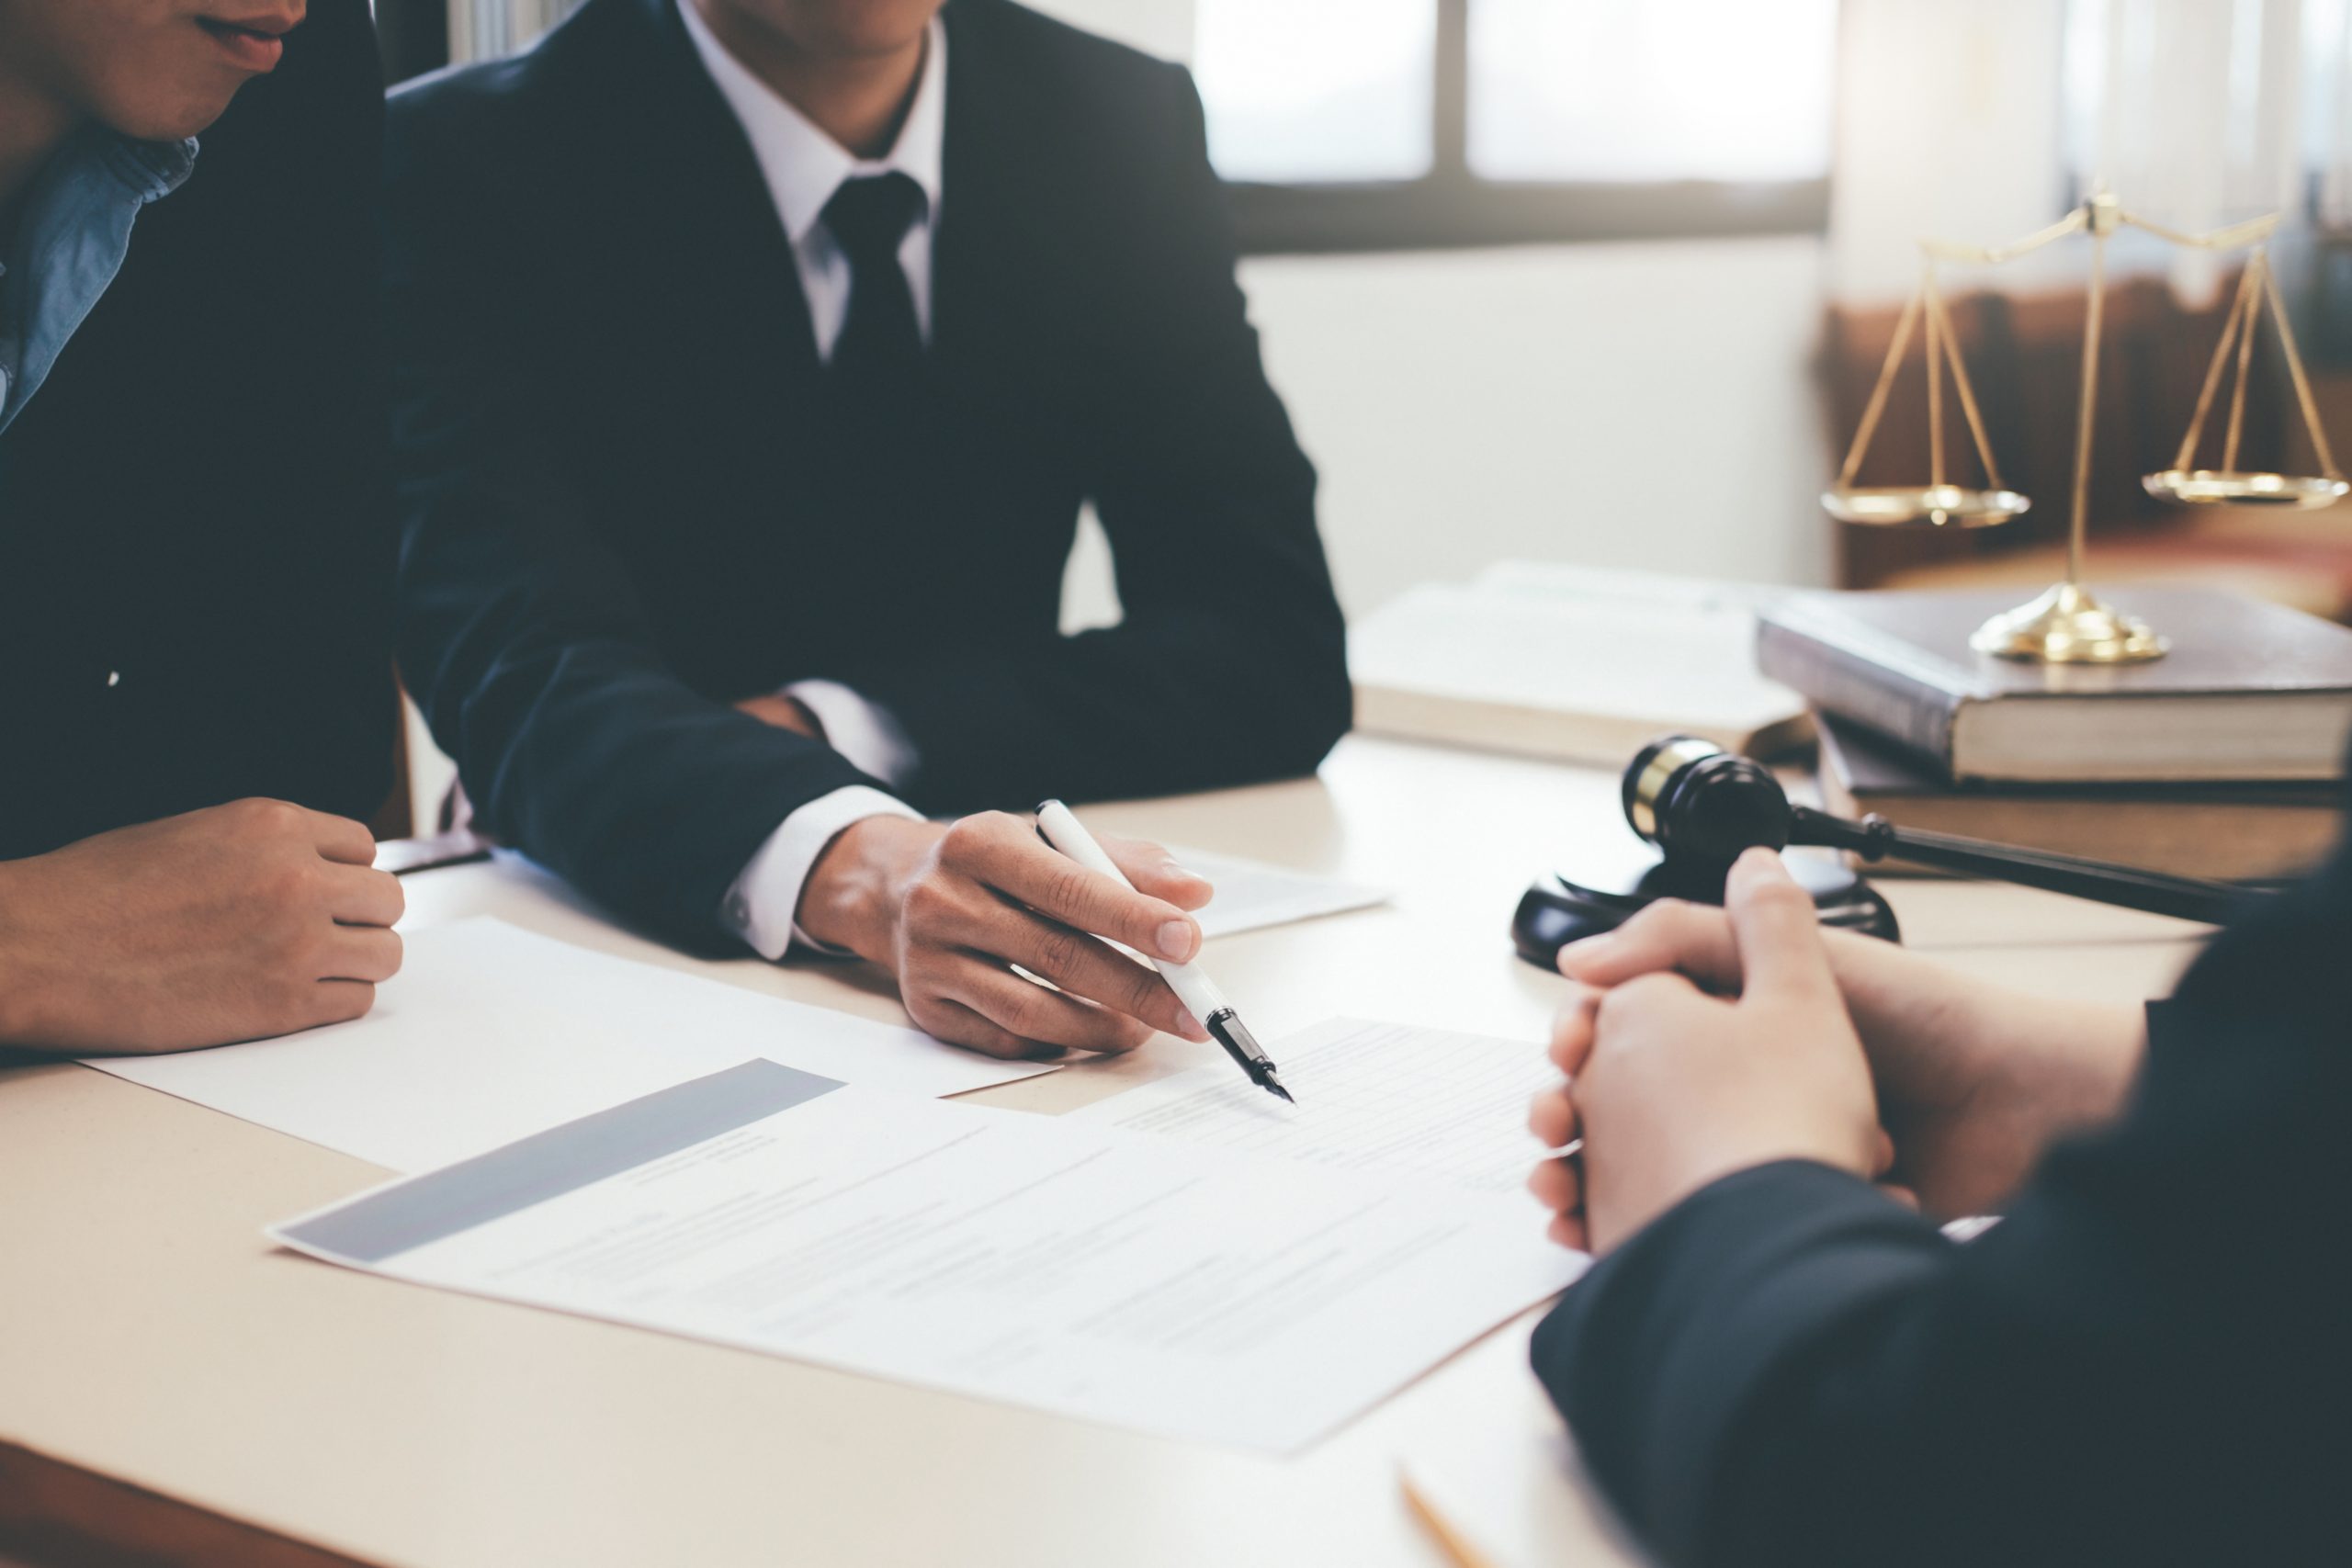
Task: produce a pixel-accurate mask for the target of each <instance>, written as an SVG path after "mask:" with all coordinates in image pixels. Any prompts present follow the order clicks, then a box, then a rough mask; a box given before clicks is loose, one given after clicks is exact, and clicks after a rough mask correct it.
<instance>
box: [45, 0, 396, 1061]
mask: <svg viewBox="0 0 2352 1568" xmlns="http://www.w3.org/2000/svg"><path fill="white" fill-rule="evenodd" d="M311 10H312V11H313V12H314V13H315V14H312V15H310V16H309V17H307V18H306V17H305V8H304V4H303V0H162V3H159V0H0V267H5V270H0V1044H17V1045H31V1046H40V1047H48V1048H55V1049H68V1050H164V1049H172V1048H176V1047H182V1046H189V1045H209V1044H219V1043H221V1042H223V1041H228V1040H235V1039H242V1038H247V1037H251V1036H254V1035H261V1034H276V1033H282V1032H287V1031H289V1030H294V1029H300V1028H305V1027H308V1026H310V1025H312V1024H317V1023H322V1022H326V1021H332V1020H335V1019H343V1018H349V1017H353V1016H356V1014H358V1013H360V1012H363V1011H365V1010H367V1008H368V1004H369V1003H370V1001H371V1000H372V999H373V998H374V994H375V993H374V986H375V983H376V982H378V981H380V980H383V979H385V978H387V977H389V976H390V975H391V974H392V972H393V971H394V970H395V969H396V968H397V967H398V966H399V963H400V939H399V938H398V937H396V936H395V935H393V934H392V932H391V931H390V930H389V929H387V928H389V927H390V924H391V923H392V921H393V919H395V918H396V917H397V916H398V914H399V912H400V908H401V895H400V888H399V885H398V884H397V883H395V882H393V881H392V879H391V878H390V876H388V875H385V874H381V873H379V872H377V871H375V870H373V869H371V867H370V865H369V862H370V861H371V859H372V858H373V855H374V848H375V846H374V840H373V838H372V836H371V835H370V834H369V832H368V829H366V828H364V827H362V826H360V824H359V823H358V822H356V821H355V820H352V818H360V817H365V816H368V815H369V814H371V813H372V812H374V811H375V810H376V809H377V808H378V807H379V806H380V805H381V804H382V803H383V801H384V799H385V797H386V795H387V794H388V793H389V792H390V787H391V751H392V739H393V723H394V717H395V714H396V708H395V705H394V696H393V689H392V683H391V625H390V623H391V572H392V545H393V536H392V528H391V518H390V507H389V495H388V490H387V476H386V472H385V435H384V423H383V406H384V404H383V398H384V388H383V384H382V378H381V375H380V345H379V315H378V311H377V308H376V300H377V295H378V274H379V264H378V249H379V236H378V231H377V221H378V212H379V204H378V197H377V186H378V169H379V160H380V156H381V153H380V145H381V135H382V115H383V110H382V97H381V88H380V85H379V77H378V75H377V65H376V53H375V37H374V32H373V29H372V28H371V26H370V24H369V19H368V8H367V6H366V5H365V4H364V3H363V0H314V3H313V5H312V6H311ZM232 98H233V99H234V103H233V105H232V101H231V100H232Z"/></svg>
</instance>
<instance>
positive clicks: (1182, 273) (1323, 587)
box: [841, 67, 1351, 808]
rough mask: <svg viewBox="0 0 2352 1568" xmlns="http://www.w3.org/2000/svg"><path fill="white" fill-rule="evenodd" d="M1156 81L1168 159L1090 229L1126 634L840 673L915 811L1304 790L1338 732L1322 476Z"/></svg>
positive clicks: (1108, 509)
mask: <svg viewBox="0 0 2352 1568" xmlns="http://www.w3.org/2000/svg"><path fill="white" fill-rule="evenodd" d="M1159 85H1160V86H1161V88H1162V91H1163V94H1164V96H1163V97H1162V98H1161V100H1160V102H1159V104H1158V105H1157V107H1156V108H1155V109H1154V110H1153V112H1154V113H1155V114H1156V115H1157V116H1158V118H1156V119H1155V121H1154V122H1153V123H1154V125H1155V126H1156V127H1157V128H1159V133H1158V134H1156V135H1154V136H1153V137H1151V138H1150V145H1151V146H1152V147H1153V148H1154V149H1155V150H1156V151H1157V152H1158V154H1159V156H1160V157H1161V158H1163V159H1164V163H1163V164H1161V166H1159V167H1156V168H1155V167H1148V166H1147V167H1142V168H1135V169H1130V170H1126V171H1125V201H1126V208H1125V209H1123V210H1122V211H1120V212H1118V213H1116V214H1107V215H1106V214H1100V213H1095V214H1089V215H1087V216H1088V220H1089V221H1090V222H1093V223H1095V224H1096V225H1097V229H1098V233H1097V235H1096V236H1095V238H1096V239H1098V240H1100V241H1101V242H1102V243H1103V251H1102V254H1103V255H1104V256H1105V257H1106V258H1108V259H1107V260H1106V262H1105V265H1104V266H1103V271H1104V272H1106V273H1108V274H1111V275H1112V276H1110V277H1109V278H1108V279H1106V280H1103V281H1104V286H1105V288H1106V293H1107V296H1108V299H1109V301H1110V303H1109V304H1108V305H1107V306H1106V308H1105V309H1104V310H1103V312H1102V314H1103V316H1104V317H1105V319H1107V320H1109V321H1112V322H1113V323H1114V324H1113V325H1111V326H1109V327H1107V328H1106V329H1105V330H1106V332H1108V333H1112V334H1114V336H1113V341H1114V342H1115V343H1116V344H1118V348H1117V351H1116V352H1115V353H1114V355H1112V356H1111V363H1110V367H1109V374H1108V376H1107V377H1106V378H1105V381H1104V384H1103V387H1102V389H1101V391H1102V397H1103V403H1104V406H1103V407H1102V408H1100V409H1098V410H1096V411H1094V422H1093V423H1092V425H1091V429H1092V431H1093V432H1094V434H1093V435H1092V437H1091V438H1092V439H1093V440H1094V441H1095V442H1096V443H1097V446H1098V449H1099V450H1098V457H1099V463H1100V479H1099V481H1098V483H1097V485H1096V486H1095V491H1094V501H1095V506H1096V511H1097V513H1099V514H1100V516H1101V518H1102V520H1103V529H1104V531H1105V533H1106V534H1107V535H1108V536H1109V538H1110V541H1111V546H1112V550H1113V554H1114V559H1115V563H1116V569H1117V573H1118V587H1119V596H1120V601H1121V604H1122V606H1123V608H1124V610H1125V619H1124V621H1123V622H1122V624H1120V625H1119V626H1115V627H1112V628H1109V629H1104V630H1097V631H1090V632H1085V633H1081V634H1080V635H1077V636H1074V637H1051V638H1046V639H1043V640H1040V641H1039V642H1037V643H1036V644H1035V645H1033V646H1028V647H1016V648H1012V649H993V650H979V651H968V652H966V653H962V654H959V655H957V656H955V657H937V658H929V659H923V660H913V661H909V662H901V663H897V664H879V665H875V666H870V667H867V668H863V669H850V670H846V671H842V672H841V679H842V681H843V682H845V683H846V684H848V685H850V686H852V687H853V688H854V689H855V690H857V691H858V692H859V693H861V694H864V695H865V696H868V697H870V698H872V699H874V700H875V701H876V702H878V703H880V704H881V705H883V706H884V707H885V708H886V709H888V711H889V713H890V714H891V715H892V716H894V717H895V718H896V719H897V720H898V721H899V724H900V725H901V726H903V727H904V728H905V730H906V732H907V735H908V737H909V739H910V740H911V742H912V744H913V748H914V750H915V751H916V753H917V756H918V761H917V771H916V773H915V775H914V776H913V778H912V779H911V780H910V781H908V784H907V787H908V789H909V790H910V792H911V794H912V795H913V797H914V798H916V799H917V800H918V801H920V802H922V804H924V805H926V806H930V807H939V808H948V807H967V806H978V805H987V806H1007V805H1023V804H1026V803H1028V802H1030V801H1033V800H1035V799H1037V798H1038V797H1040V796H1042V795H1072V796H1091V797H1101V796H1104V795H1135V794H1141V793H1152V794H1167V793H1175V792H1179V791H1184V790H1193V789H1204V788H1212V787H1216V786H1219V785H1224V784H1237V783H1242V782H1247V781H1250V780H1255V779H1262V778H1272V777H1278V776H1283V775H1287V774H1294V773H1309V772H1312V771H1313V770H1314V768H1315V766H1316V764H1317V762H1319V761H1321V760H1322V758H1323V755H1324V753H1325V752H1327V751H1329V750H1330V748H1331V746H1332V744H1333V742H1335V741H1336V740H1337V739H1339V738H1340V735H1341V734H1343V733H1345V731H1346V729H1347V728H1348V724H1349V719H1350V714H1351V696H1350V691H1349V686H1348V677H1347V660H1346V649H1345V632H1344V628H1343V626H1342V624H1341V620H1340V608H1339V604H1338V602H1337V600H1336V598H1335V597H1334V595H1333V592H1332V588H1331V580H1330V574H1329V570H1328V569H1327V567H1326V565H1325V562H1324V558H1323V548H1322V544H1321V541H1320V539H1319V538H1318V537H1317V533H1316V526H1315V473H1314V469H1313V468H1312V467H1311V465H1309V463H1308V462H1307V460H1306V455H1305V454H1304V453H1303V452H1301V451H1300V450H1299V446H1298V443H1297V441H1296V440H1295V438H1294V436H1293V435H1292V433H1291V428H1290V422H1289V420H1288V417H1287V416H1286V415H1285V414H1284V412H1283V406H1282V402H1281V400H1280V399H1279V398H1277V397H1276V396H1275V394H1274V391H1273V389H1272V386H1270V385H1269V384H1268V382H1267V379H1266V376H1265V371H1264V368H1263V367H1262V366H1261V363H1260V360H1259V354H1258V340H1257V334H1256V333H1255V332H1254V331H1253V330H1252V329H1251V327H1250V321H1249V318H1248V314H1247V311H1246V309H1245V305H1244V301H1243V299H1242V295H1241V291H1240V288H1238V285H1237V284H1236V282H1235V280H1234V266H1235V249H1234V243H1233V240H1232V236H1231V232H1230V225H1229V222H1228V220H1227V214H1226V211H1225V207H1224V197H1223V193H1222V191H1221V190H1220V188H1219V187H1218V186H1217V183H1216V175H1214V173H1212V171H1211V170H1210V167H1209V163H1208V153H1207V142H1206V139H1205V136H1204V130H1203V120H1202V113H1201V107H1200V100H1199V97H1198V96H1197V95H1196V94H1195V93H1194V92H1193V86H1192V79H1191V77H1190V76H1189V75H1187V74H1186V73H1183V72H1182V70H1179V69H1176V68H1173V67H1170V68H1167V70H1166V72H1165V73H1164V74H1162V75H1160V76H1159ZM948 200H949V203H950V204H951V208H952V204H953V202H954V200H955V197H954V194H953V193H952V192H951V193H950V194H949V197H948ZM951 221H953V220H952V219H951ZM1102 230H1116V231H1117V232H1116V233H1115V234H1114V235H1113V236H1112V237H1111V238H1108V239H1103V236H1102V234H1101V233H1100V232H1099V231H1102Z"/></svg>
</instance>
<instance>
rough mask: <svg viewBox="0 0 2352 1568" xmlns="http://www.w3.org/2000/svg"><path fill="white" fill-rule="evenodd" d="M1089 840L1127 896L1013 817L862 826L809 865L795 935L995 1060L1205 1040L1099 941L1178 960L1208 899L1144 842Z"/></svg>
mask: <svg viewBox="0 0 2352 1568" xmlns="http://www.w3.org/2000/svg"><path fill="white" fill-rule="evenodd" d="M1102 844H1103V850H1104V851H1105V852H1106V853H1108V854H1109V855H1110V856H1111V858H1112V859H1113V860H1114V862H1115V863H1116V864H1117V866H1118V867H1119V869H1120V871H1121V872H1122V873H1123V874H1124V875H1125V879H1126V881H1127V882H1128V883H1131V884H1133V886H1121V885H1120V882H1119V880H1118V878H1116V877H1112V876H1106V875H1103V874H1101V873H1099V872H1096V871H1092V870H1089V869H1088V868H1086V867H1084V866H1081V865H1079V864H1077V863H1073V862H1072V861H1070V860H1069V859H1066V858H1065V857H1063V856H1062V855H1060V854H1057V853H1056V852H1054V851H1053V850H1052V849H1051V848H1049V847H1048V846H1047V845H1046V843H1045V842H1044V841H1043V840H1040V839H1039V838H1038V837H1037V832H1036V829H1035V825H1034V824H1033V823H1032V822H1031V820H1030V819H1029V818H1027V817H1023V816H1013V815H1012V814H1010V813H1006V812H1001V811H991V812H985V813H982V814H981V815H979V816H976V817H967V818H963V819H962V820H960V821H957V822H953V823H937V822H914V821H908V820H906V819H904V818H895V817H873V818H866V819H865V820H864V821H861V822H857V823H854V824H853V825H852V826H851V827H850V828H849V829H847V830H845V831H844V832H842V834H841V835H840V837H838V838H836V839H835V840H833V842H832V843H831V845H830V846H828V847H827V849H826V850H825V852H824V853H823V854H822V855H820V857H819V858H818V860H817V863H816V864H815V866H814V867H812V868H811V870H810V872H809V881H808V884H807V886H806V887H805V888H804V889H803V891H802V894H801V901H800V913H799V923H800V929H801V930H802V931H805V932H807V933H808V934H809V936H810V937H812V938H814V939H815V940H817V941H819V942H825V943H827V944H829V945H831V946H834V947H841V948H846V949H848V950H849V951H850V952H852V953H856V954H857V955H858V956H860V957H862V958H865V959H870V960H872V961H873V962H875V963H876V964H882V965H884V966H885V967H887V968H888V969H889V970H890V971H891V972H892V973H893V974H895V975H896V976H898V977H899V990H900V993H901V995H902V997H903V998H904V999H905V1002H906V1008H907V1013H908V1016H909V1017H910V1018H911V1019H912V1020H913V1021H914V1022H915V1024H916V1026H917V1027H919V1028H921V1029H922V1030H925V1031H926V1032H930V1033H932V1034H934V1035H936V1036H938V1037H939V1038H940V1039H942V1040H945V1041H948V1042H949V1043H953V1044H957V1045H964V1046H968V1047H970V1048H971V1049H973V1050H977V1051H984V1052H987V1053H988V1054H989V1055H993V1056H1015V1057H1018V1056H1046V1055H1058V1054H1060V1052H1062V1051H1063V1050H1066V1049H1067V1050H1079V1051H1103V1052H1119V1051H1132V1050H1134V1049H1135V1048H1136V1046H1138V1045H1140V1044H1142V1043H1144V1042H1145V1041H1146V1040H1148V1039H1149V1038H1150V1037H1151V1036H1152V1034H1153V1033H1154V1032H1166V1033H1170V1034H1176V1035H1181V1036H1182V1037H1183V1038H1185V1039H1187V1040H1195V1041H1205V1040H1207V1039H1208V1038H1209V1036H1208V1033H1207V1032H1206V1031H1204V1029H1203V1028H1202V1027H1201V1026H1200V1024H1199V1023H1198V1022H1197V1021H1194V1019H1193V1016H1192V1014H1191V1013H1190V1012H1188V1011H1187V1010H1186V1009H1185V1007H1184V1004H1183V1003H1182V1002H1181V1001H1180V1000H1178V999H1177V997H1176V993H1175V992H1174V991H1173V990H1171V989H1170V987H1169V985H1168V982H1167V981H1166V980H1164V979H1162V978H1161V977H1160V976H1159V974H1157V973H1156V972H1155V971H1153V970H1152V969H1150V968H1148V967H1147V966H1145V965H1144V964H1138V963H1136V961H1135V960H1134V959H1132V958H1130V957H1128V956H1127V955H1126V954H1125V953H1120V952H1118V951H1116V950H1115V949H1114V948H1113V947H1112V946H1111V945H1110V942H1120V943H1123V944H1125V946H1127V947H1131V948H1133V949H1134V950H1135V951H1136V952H1137V953H1144V954H1146V955H1148V956H1150V957H1153V958H1156V959H1165V960H1167V961H1169V962H1170V963H1182V962H1183V961H1185V960H1188V959H1190V958H1192V957H1193V955H1194V954H1196V953H1199V951H1200V947H1201V928H1200V925H1199V923H1198V922H1197V921H1195V920H1194V919H1193V917H1192V913H1191V911H1193V910H1194V909H1197V908H1201V907H1202V906H1203V905H1204V904H1206V903H1207V902H1208V901H1209V898H1210V897H1211V896H1212V894H1213V893H1214V891H1215V890H1214V889H1213V888H1211V887H1210V886H1209V884H1208V883H1207V882H1206V881H1205V880H1204V879H1203V878H1201V877H1199V876H1195V875H1193V874H1192V873H1191V872H1188V871H1186V870H1184V869H1183V868H1182V866H1180V865H1178V864H1177V863H1175V862H1174V861H1173V860H1172V859H1170V856H1169V854H1168V852H1167V851H1165V850H1163V849H1161V848H1159V846H1158V845H1156V844H1148V843H1145V842H1142V841H1141V840H1133V839H1114V838H1106V839H1103V840H1102ZM1104 938H1108V939H1110V941H1105V940H1103V939H1104ZM1015 965H1018V966H1019V968H1020V969H1022V970H1024V971H1026V972H1027V973H1028V974H1030V975H1034V976H1037V977H1038V978H1039V979H1043V980H1047V981H1050V982H1052V986H1053V987H1054V988H1051V989H1049V988H1047V987H1045V986H1040V985H1037V984H1035V982H1034V981H1032V980H1029V979H1025V978H1023V976H1022V975H1020V974H1016V973H1015V972H1014V966H1015Z"/></svg>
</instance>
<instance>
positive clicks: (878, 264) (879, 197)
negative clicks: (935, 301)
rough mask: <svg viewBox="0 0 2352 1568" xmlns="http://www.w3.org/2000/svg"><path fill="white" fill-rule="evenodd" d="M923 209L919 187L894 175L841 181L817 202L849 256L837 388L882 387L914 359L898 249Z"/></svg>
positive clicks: (913, 330)
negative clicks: (822, 204) (822, 203)
mask: <svg viewBox="0 0 2352 1568" xmlns="http://www.w3.org/2000/svg"><path fill="white" fill-rule="evenodd" d="M926 205H927V200H926V198H925V197H924V196H923V191H922V186H919V185H917V184H915V182H914V181H913V179H912V178H910V176H908V175H901V174H898V173H895V172H894V173H891V174H887V175H873V176H871V177H869V178H865V179H856V180H844V181H842V186H841V188H840V189H838V190H836V191H834V192H833V198H832V199H831V201H828V202H827V203H825V227H826V228H827V229H829V230H831V231H832V236H833V243H835V244H837V245H839V246H841V248H842V254H843V255H845V256H847V257H848V258H849V314H848V316H847V317H846V318H845V319H844V320H843V321H842V333H841V336H840V337H838V338H836V339H834V340H833V356H832V360H831V369H832V376H833V379H834V380H835V382H836V383H839V384H842V385H843V386H844V387H845V388H855V389H873V390H884V389H889V388H891V387H894V386H896V385H899V384H900V383H901V378H902V377H903V374H904V373H905V372H906V371H907V370H908V369H910V368H911V367H913V366H914V365H916V364H917V363H919V362H920V361H921V360H922V328H921V327H920V326H919V325H918V324H917V323H916V321H915V297H914V291H913V290H912V289H910V288H908V287H907V274H906V269H905V268H904V267H901V266H900V265H899V245H900V244H902V243H904V242H905V240H906V237H907V227H908V225H910V224H911V223H912V222H914V220H916V219H918V218H920V217H922V212H923V209H924V207H925V206H926Z"/></svg>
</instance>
